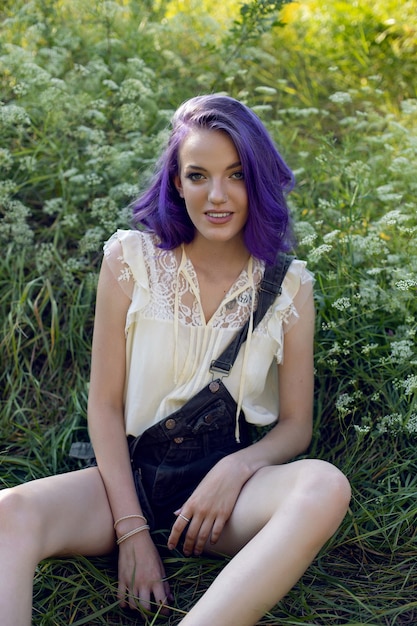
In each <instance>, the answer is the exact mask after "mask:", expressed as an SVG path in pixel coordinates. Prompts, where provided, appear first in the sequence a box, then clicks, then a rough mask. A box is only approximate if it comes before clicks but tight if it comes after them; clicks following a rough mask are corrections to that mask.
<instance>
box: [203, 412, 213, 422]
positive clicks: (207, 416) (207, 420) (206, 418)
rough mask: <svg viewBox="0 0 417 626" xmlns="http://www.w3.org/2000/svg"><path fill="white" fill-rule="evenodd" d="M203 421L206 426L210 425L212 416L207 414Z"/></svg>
mask: <svg viewBox="0 0 417 626" xmlns="http://www.w3.org/2000/svg"><path fill="white" fill-rule="evenodd" d="M204 421H205V422H206V424H211V422H212V421H213V415H212V414H211V413H209V414H208V415H206V416H205V418H204Z"/></svg>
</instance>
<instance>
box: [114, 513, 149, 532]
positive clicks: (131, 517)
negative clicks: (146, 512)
mask: <svg viewBox="0 0 417 626" xmlns="http://www.w3.org/2000/svg"><path fill="white" fill-rule="evenodd" d="M135 517H138V518H140V519H143V521H144V522H145V524H147V523H148V520H147V519H146V517H144V516H143V515H125V516H124V517H119V519H117V520H116V521H115V522H114V524H113V528H114V530H116V526H117V524H118V523H119V522H123V521H124V520H125V519H133V518H135Z"/></svg>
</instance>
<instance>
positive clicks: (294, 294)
mask: <svg viewBox="0 0 417 626" xmlns="http://www.w3.org/2000/svg"><path fill="white" fill-rule="evenodd" d="M313 285H314V276H313V274H312V273H311V272H310V271H308V270H307V268H306V262H305V261H300V260H298V259H295V260H294V261H293V262H292V263H291V265H290V267H289V268H288V271H287V275H286V276H285V279H284V282H283V283H282V292H281V295H279V296H278V298H277V299H276V300H275V303H274V305H273V310H272V315H271V318H270V320H269V322H268V332H269V334H270V336H271V337H272V338H273V339H274V340H275V341H276V342H277V345H278V350H277V354H276V357H277V360H278V362H279V363H281V362H282V361H283V346H284V341H283V339H284V334H285V333H286V332H288V331H289V330H290V328H292V327H293V326H294V324H296V322H297V320H298V319H299V317H300V312H301V310H302V308H303V306H304V304H305V303H306V301H307V299H308V298H309V296H310V294H311V292H312V290H313Z"/></svg>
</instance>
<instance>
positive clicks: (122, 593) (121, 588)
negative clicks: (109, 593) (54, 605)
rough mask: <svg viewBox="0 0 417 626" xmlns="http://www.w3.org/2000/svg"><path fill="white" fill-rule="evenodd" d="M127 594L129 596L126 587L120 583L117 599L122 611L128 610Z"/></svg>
mask: <svg viewBox="0 0 417 626" xmlns="http://www.w3.org/2000/svg"><path fill="white" fill-rule="evenodd" d="M126 594H127V589H126V587H125V586H124V585H122V584H121V583H119V586H118V588H117V599H118V601H119V604H120V606H121V608H122V609H124V608H126Z"/></svg>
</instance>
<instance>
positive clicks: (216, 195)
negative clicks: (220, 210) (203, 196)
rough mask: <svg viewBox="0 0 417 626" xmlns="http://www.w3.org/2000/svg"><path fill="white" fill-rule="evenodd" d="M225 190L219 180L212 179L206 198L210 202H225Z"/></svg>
mask: <svg viewBox="0 0 417 626" xmlns="http://www.w3.org/2000/svg"><path fill="white" fill-rule="evenodd" d="M227 199H228V197H227V192H226V190H225V189H224V186H223V184H222V183H221V182H220V181H215V180H213V181H212V184H211V186H210V190H209V194H208V200H209V202H211V204H224V203H225V202H227Z"/></svg>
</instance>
